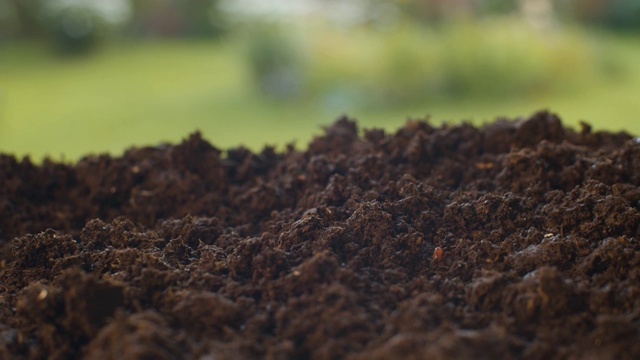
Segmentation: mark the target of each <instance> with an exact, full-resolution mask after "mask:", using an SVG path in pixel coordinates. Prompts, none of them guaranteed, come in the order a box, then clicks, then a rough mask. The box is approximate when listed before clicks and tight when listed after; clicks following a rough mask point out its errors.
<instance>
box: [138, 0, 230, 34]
mask: <svg viewBox="0 0 640 360" xmlns="http://www.w3.org/2000/svg"><path fill="white" fill-rule="evenodd" d="M131 5H132V10H133V16H132V19H131V23H130V26H129V28H130V31H131V33H133V34H136V35H142V36H162V37H184V36H193V37H211V36H216V35H219V34H221V33H222V32H223V29H224V26H223V25H222V17H221V16H220V15H219V10H218V1H217V0H131Z"/></svg>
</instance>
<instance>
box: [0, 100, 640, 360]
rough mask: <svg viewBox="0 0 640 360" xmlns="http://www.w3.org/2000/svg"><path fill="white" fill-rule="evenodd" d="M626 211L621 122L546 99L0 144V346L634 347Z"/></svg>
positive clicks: (631, 157)
mask: <svg viewBox="0 0 640 360" xmlns="http://www.w3.org/2000/svg"><path fill="white" fill-rule="evenodd" d="M639 209H640V141H638V138H633V137H631V136H630V135H628V134H626V133H617V134H613V133H606V132H595V133H594V132H592V131H591V128H590V127H589V126H588V125H586V124H585V125H583V126H582V130H581V131H574V130H571V129H568V128H565V127H563V125H562V123H561V121H560V119H559V118H558V117H557V116H555V115H554V114H551V113H548V112H539V113H536V114H534V115H532V116H531V117H529V118H526V119H519V120H516V121H508V120H498V121H497V122H494V123H491V124H488V125H485V126H483V127H480V128H476V127H473V126H471V125H469V124H463V125H458V126H446V125H445V126H442V127H433V126H431V125H429V124H428V123H425V122H420V121H410V122H408V123H407V124H406V125H405V126H404V127H403V128H401V129H399V130H398V131H397V132H396V133H394V134H387V133H385V132H383V131H382V130H365V131H364V132H363V133H362V134H360V133H359V131H358V129H357V127H356V124H355V122H352V121H350V120H348V119H346V118H343V119H340V120H339V121H337V122H336V123H335V124H334V125H333V126H331V127H329V128H327V129H326V134H325V135H324V136H322V137H318V138H316V139H315V140H314V141H313V142H312V143H311V144H310V146H309V147H308V149H307V150H306V151H295V150H294V149H293V148H289V149H288V150H287V151H285V152H284V153H278V152H275V151H274V150H273V149H271V148H266V149H264V150H263V151H262V152H261V153H252V152H250V151H248V150H246V149H243V148H237V149H232V150H228V151H226V152H222V151H220V150H218V149H216V148H215V147H213V146H211V145H210V144H209V143H208V142H206V141H205V140H203V138H202V137H201V135H200V134H199V133H195V134H193V135H191V136H190V137H189V138H188V139H186V140H184V141H183V142H182V143H181V144H178V145H175V146H159V147H146V148H133V149H131V150H129V151H127V152H126V153H125V154H124V155H123V156H121V157H116V158H114V157H110V156H107V155H100V156H90V157H86V158H84V159H82V160H80V161H79V162H78V163H77V164H73V165H65V164H60V163H55V162H51V161H46V162H45V163H43V164H42V165H34V164H33V163H31V162H30V161H29V160H26V159H25V160H17V159H15V158H14V157H11V156H7V155H1V156H0V358H2V359H117V360H127V359H151V358H153V359H181V358H182V359H262V358H266V359H340V358H349V359H427V358H428V359H481V358H487V359H498V358H503V359H510V358H525V359H551V358H557V359H584V358H593V359H596V358H597V359H637V358H640V342H638V339H640V244H639V243H638V239H639V238H640V233H639V232H640V227H639V226H640V212H639ZM436 248H439V249H441V250H442V252H440V250H436ZM434 251H435V253H434ZM436 255H437V256H436Z"/></svg>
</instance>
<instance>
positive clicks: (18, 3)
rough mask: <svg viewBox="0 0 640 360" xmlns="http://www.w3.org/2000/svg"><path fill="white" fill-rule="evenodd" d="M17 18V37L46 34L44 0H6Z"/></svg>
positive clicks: (15, 30) (8, 7)
mask: <svg viewBox="0 0 640 360" xmlns="http://www.w3.org/2000/svg"><path fill="white" fill-rule="evenodd" d="M5 2H6V3H7V5H8V6H7V9H11V10H13V11H12V14H13V15H14V17H15V18H14V20H15V25H16V26H15V29H14V32H15V33H14V34H15V35H16V36H17V37H37V36H42V35H43V34H44V26H43V23H42V5H43V1H42V0H5Z"/></svg>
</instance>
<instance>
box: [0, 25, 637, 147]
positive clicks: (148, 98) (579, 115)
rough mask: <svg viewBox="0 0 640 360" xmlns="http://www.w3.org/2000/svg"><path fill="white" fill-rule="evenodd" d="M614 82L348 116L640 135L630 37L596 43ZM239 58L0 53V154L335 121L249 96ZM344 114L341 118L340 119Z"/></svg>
mask: <svg viewBox="0 0 640 360" xmlns="http://www.w3.org/2000/svg"><path fill="white" fill-rule="evenodd" d="M596 39H597V41H599V42H601V43H603V44H604V43H606V44H607V51H610V52H613V57H614V58H615V59H616V61H617V66H618V67H619V68H621V69H624V71H623V72H622V73H619V74H618V75H617V76H612V77H610V78H595V77H594V78H593V79H586V81H585V84H586V85H584V86H582V87H581V88H579V89H572V90H571V91H567V92H564V93H562V94H544V93H541V94H536V95H535V96H530V97H528V98H515V99H514V98H510V99H508V100H501V99H499V98H493V99H490V100H486V99H481V98H475V99H469V100H462V101H444V102H443V101H442V100H438V101H435V100H433V101H429V100H427V101H425V103H422V104H416V105H411V106H401V107H400V106H399V107H397V108H384V109H375V110H374V109H369V110H366V109H353V110H351V109H348V110H349V116H352V117H356V118H357V119H358V120H359V123H360V125H361V126H363V127H372V126H376V127H383V128H385V129H388V130H394V129H396V128H398V127H400V126H401V125H402V124H403V123H404V121H405V120H406V118H407V117H413V118H421V117H424V116H425V115H430V116H431V119H432V120H433V121H435V122H440V121H442V120H447V121H455V122H457V121H460V120H471V121H472V122H474V123H476V124H480V123H482V122H484V121H490V120H492V119H494V118H495V117H496V116H503V115H504V116H509V117H514V116H522V115H528V114H530V113H531V112H533V111H535V110H537V109H542V108H547V109H550V110H552V111H554V112H557V113H559V114H560V115H561V117H562V118H563V120H564V121H565V123H566V124H570V125H575V124H577V123H578V121H579V120H586V121H587V122H590V123H591V124H593V125H594V127H595V129H596V130H604V129H606V130H616V131H617V130H621V129H624V130H627V131H629V132H631V133H633V134H640V121H638V120H637V117H638V114H640V102H639V101H638V100H637V99H638V94H640V66H639V65H638V64H640V47H639V46H637V44H638V41H640V38H638V37H626V38H625V37H618V36H612V35H606V34H599V35H597V37H596ZM245 64H246V60H245V58H244V57H243V49H242V48H241V45H239V44H238V42H233V41H230V40H229V41H226V42H225V41H218V42H206V41H180V42H177V41H176V42H155V43H154V42H145V43H135V44H129V45H127V44H120V45H111V46H109V47H106V48H104V49H102V50H100V51H99V52H97V53H95V54H92V55H90V56H88V57H82V58H62V57H57V56H55V55H51V54H49V49H48V48H46V47H45V46H43V45H39V44H15V45H9V46H7V45H3V48H2V49H0V151H2V152H8V153H14V154H17V155H19V156H22V155H25V154H30V155H31V156H32V158H33V159H35V160H39V159H41V158H42V157H43V156H51V157H53V158H54V159H65V160H76V159H78V158H79V157H80V156H82V155H85V154H88V153H98V152H107V151H108V152H111V153H113V154H119V153H121V152H122V150H123V149H125V148H127V147H129V146H132V145H134V144H135V145H149V144H158V143H159V142H163V141H170V142H177V141H179V140H180V139H181V138H183V137H185V136H186V135H187V134H188V133H190V132H192V131H194V130H196V129H200V130H201V131H202V132H203V133H204V135H205V137H206V138H207V139H209V140H210V141H211V142H212V143H213V144H215V145H216V146H218V147H220V148H228V147H232V146H238V145H240V144H243V145H246V146H248V147H250V148H253V149H259V148H260V147H262V146H264V145H265V144H271V145H278V146H282V145H284V144H286V143H288V142H292V141H296V143H297V145H298V146H299V147H303V146H305V145H306V143H307V142H308V141H309V140H310V139H311V137H312V136H313V135H314V134H318V133H319V132H320V130H319V129H320V126H321V125H326V124H329V123H331V122H332V121H333V120H334V119H335V118H336V117H337V116H339V115H340V114H339V113H330V112H329V111H327V110H326V109H323V108H322V107H321V106H320V105H318V104H317V103H314V102H312V101H298V102H293V103H284V102H277V101H273V100H269V99H266V98H264V97H262V96H260V94H258V93H257V92H256V91H255V90H254V86H253V82H252V79H251V77H250V74H249V71H248V69H247V67H246V66H245ZM345 110H346V109H345Z"/></svg>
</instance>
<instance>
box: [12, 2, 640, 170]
mask: <svg viewBox="0 0 640 360" xmlns="http://www.w3.org/2000/svg"><path fill="white" fill-rule="evenodd" d="M639 40H640V2H638V1H637V0H614V1H611V0H609V1H606V0H454V1H451V0H395V1H394V0H350V1H338V0H298V1H295V2H292V1H285V0H271V1H265V0H233V1H232V0H110V1H100V0H0V150H1V151H3V152H12V153H16V154H18V155H24V154H30V155H31V156H32V157H34V158H35V159H39V158H41V157H42V156H45V155H47V156H52V157H54V158H56V159H60V158H64V159H67V160H75V159H77V158H78V157H80V156H81V155H83V154H87V153H91V152H104V151H110V152H112V153H116V154H117V153H119V152H121V151H122V150H123V149H124V148H126V147H128V146H131V145H134V144H136V145H143V144H155V143H158V142H161V141H172V142H175V141H178V140H179V139H180V138H181V137H183V136H185V135H186V134H187V133H189V132H191V131H193V130H195V129H201V130H203V132H204V133H205V136H206V137H207V138H209V139H210V140H211V141H212V142H213V143H215V144H216V145H218V146H220V147H223V148H226V147H230V146H237V145H240V144H242V145H245V146H248V147H250V148H253V149H259V148H260V147H262V146H264V145H265V144H271V145H278V146H282V145H284V144H285V143H287V142H290V141H297V144H298V146H300V147H303V146H305V144H306V142H307V141H308V140H309V139H310V137H311V136H312V135H313V134H315V133H318V129H319V127H320V126H321V125H325V124H328V123H330V122H332V121H333V119H334V118H336V117H338V116H340V115H341V114H348V115H350V116H355V117H357V118H358V119H359V120H360V123H361V124H362V125H364V126H377V127H383V128H386V129H388V130H393V129H395V128H397V127H399V126H401V125H402V123H403V122H404V120H405V119H406V118H407V117H412V118H423V117H425V116H426V117H430V118H431V120H432V121H434V122H441V121H443V120H453V121H459V120H469V121H472V122H474V123H477V124H479V123H481V122H483V121H489V120H491V119H493V118H494V117H496V116H500V115H505V116H526V115H528V114H529V113H531V112H533V111H534V110H537V109H540V108H550V109H551V110H553V111H557V112H559V113H560V115H561V116H562V117H563V118H564V119H565V121H566V123H568V124H577V123H578V121H580V120H586V121H588V122H591V123H593V124H595V127H596V129H608V130H620V129H626V130H627V131H630V132H633V133H640V123H639V122H637V121H636V119H635V116H636V115H635V114H636V113H638V112H639V111H638V110H640V103H639V102H638V101H637V100H636V98H637V95H636V94H638V93H639V92H640V68H639V67H638V64H640V47H639V46H638V41H639Z"/></svg>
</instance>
